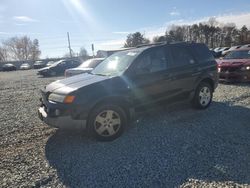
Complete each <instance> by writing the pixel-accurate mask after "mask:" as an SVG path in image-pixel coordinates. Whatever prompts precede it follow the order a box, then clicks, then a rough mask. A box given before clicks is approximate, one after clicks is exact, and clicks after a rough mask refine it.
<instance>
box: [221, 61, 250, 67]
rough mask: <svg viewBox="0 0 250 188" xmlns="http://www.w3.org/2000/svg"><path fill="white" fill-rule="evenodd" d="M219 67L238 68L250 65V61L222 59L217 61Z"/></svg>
mask: <svg viewBox="0 0 250 188" xmlns="http://www.w3.org/2000/svg"><path fill="white" fill-rule="evenodd" d="M217 62H218V66H219V67H221V66H230V67H237V66H242V65H250V59H220V60H218V61H217Z"/></svg>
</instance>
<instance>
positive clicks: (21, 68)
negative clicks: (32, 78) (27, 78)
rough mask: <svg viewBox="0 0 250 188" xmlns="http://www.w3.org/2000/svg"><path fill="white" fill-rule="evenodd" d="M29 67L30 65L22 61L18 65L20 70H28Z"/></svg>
mask: <svg viewBox="0 0 250 188" xmlns="http://www.w3.org/2000/svg"><path fill="white" fill-rule="evenodd" d="M30 68H31V66H30V65H29V64H28V63H23V64H22V65H21V66H20V70H29V69H30Z"/></svg>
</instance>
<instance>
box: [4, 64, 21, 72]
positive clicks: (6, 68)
mask: <svg viewBox="0 0 250 188" xmlns="http://www.w3.org/2000/svg"><path fill="white" fill-rule="evenodd" d="M15 70H17V68H16V66H15V65H13V64H11V63H7V64H4V65H3V67H2V71H15Z"/></svg>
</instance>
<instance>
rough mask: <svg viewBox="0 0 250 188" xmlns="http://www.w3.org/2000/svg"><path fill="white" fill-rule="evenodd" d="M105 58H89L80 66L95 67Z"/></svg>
mask: <svg viewBox="0 0 250 188" xmlns="http://www.w3.org/2000/svg"><path fill="white" fill-rule="evenodd" d="M102 61H103V59H88V60H87V61H84V62H83V63H82V64H81V65H80V66H79V68H95V67H96V66H97V65H98V64H99V63H100V62H102Z"/></svg>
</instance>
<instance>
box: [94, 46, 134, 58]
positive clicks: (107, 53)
mask: <svg viewBox="0 0 250 188" xmlns="http://www.w3.org/2000/svg"><path fill="white" fill-rule="evenodd" d="M128 49H129V48H120V49H115V50H98V51H97V53H96V57H98V58H107V57H109V56H111V55H112V54H114V53H116V52H120V51H124V50H128Z"/></svg>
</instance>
